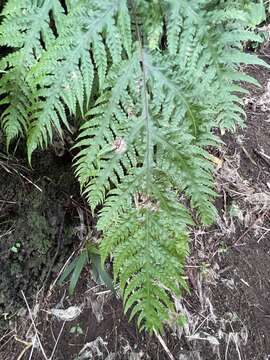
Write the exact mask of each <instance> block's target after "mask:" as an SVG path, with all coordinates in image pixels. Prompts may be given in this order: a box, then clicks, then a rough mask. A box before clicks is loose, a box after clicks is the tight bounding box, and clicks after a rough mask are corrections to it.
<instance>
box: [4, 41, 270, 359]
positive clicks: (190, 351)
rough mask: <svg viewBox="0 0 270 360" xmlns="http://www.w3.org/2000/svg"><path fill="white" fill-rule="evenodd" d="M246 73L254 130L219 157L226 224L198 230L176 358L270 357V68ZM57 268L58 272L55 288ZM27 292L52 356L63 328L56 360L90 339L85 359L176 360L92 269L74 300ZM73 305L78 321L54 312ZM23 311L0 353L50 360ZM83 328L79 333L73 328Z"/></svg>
mask: <svg viewBox="0 0 270 360" xmlns="http://www.w3.org/2000/svg"><path fill="white" fill-rule="evenodd" d="M261 54H262V55H263V56H264V57H265V59H266V60H267V61H268V58H269V55H268V54H270V47H269V44H266V45H265V46H264V48H263V49H261ZM269 62H270V61H269ZM245 71H247V72H249V73H250V74H253V75H254V76H255V77H256V78H257V79H258V80H259V81H260V83H261V84H262V88H260V89H258V88H255V87H253V86H251V87H250V90H251V94H250V95H249V96H247V97H246V99H245V102H246V110H247V121H246V125H247V126H246V128H245V129H242V130H238V131H237V134H236V136H231V135H229V134H226V135H225V136H224V142H225V144H226V145H224V147H223V148H222V149H221V150H220V151H219V152H218V153H217V154H215V155H216V156H217V157H218V158H219V159H220V160H222V165H220V168H219V169H217V173H216V178H217V188H218V190H219V194H220V196H219V198H218V200H217V206H218V208H219V219H218V223H217V225H216V226H214V227H212V228H210V229H199V230H198V229H197V230H196V231H194V233H193V235H192V237H193V241H192V245H191V246H192V253H191V257H190V259H189V262H188V264H187V276H188V278H189V283H190V287H191V289H192V291H191V295H188V294H187V295H186V296H185V297H184V299H182V300H177V301H176V303H177V306H178V308H179V310H180V312H182V313H184V314H185V315H186V317H187V318H188V323H187V324H186V325H185V326H184V328H183V329H181V328H176V327H175V328H173V329H168V330H167V331H166V333H165V334H164V335H163V336H162V339H163V340H164V342H165V344H166V345H167V347H168V349H169V350H170V352H171V353H172V355H173V356H174V358H175V359H176V360H218V359H220V360H223V359H224V360H238V359H239V360H241V359H242V360H267V359H270V245H269V242H270V230H269V229H270V218H269V216H270V212H269V210H270V200H269V199H270V141H269V139H270V94H269V104H268V103H267V100H268V96H267V84H268V83H269V84H270V72H269V70H266V69H262V68H258V67H248V68H246V69H245ZM269 91H270V87H269ZM57 166H58V165H57ZM45 174H46V168H45V169H44V176H45ZM5 176H12V174H9V175H8V174H6V175H5ZM69 176H71V175H69ZM41 177H42V174H40V175H39V178H37V177H36V178H35V176H34V175H33V179H34V180H35V184H37V185H39V184H40V183H42V181H41V180H40V178H41ZM22 183H23V184H24V186H26V185H25V184H26V183H27V184H28V185H27V186H28V188H27V191H28V192H29V191H30V192H31V189H30V190H29V186H30V188H31V186H32V185H31V184H30V185H29V183H28V182H26V181H23V182H22ZM0 187H1V184H0ZM56 191H58V190H57V188H56ZM68 191H73V193H72V192H71V193H70V194H74V198H75V199H76V196H77V189H76V186H75V188H72V190H71V189H70V188H69V190H68ZM0 193H1V190H0ZM1 196H2V197H5V196H7V193H1ZM58 201H59V202H61V203H62V204H63V203H64V202H66V201H67V196H66V194H65V196H64V195H63V197H58ZM76 204H77V203H76ZM77 206H78V207H79V208H80V209H81V212H82V213H83V214H84V218H85V219H86V220H87V219H88V221H89V223H90V226H91V224H92V222H93V219H91V217H90V216H89V214H88V213H87V212H86V211H85V208H84V205H83V204H79V205H78V204H77ZM70 207H71V210H70ZM64 208H65V209H62V211H63V212H65V214H67V215H65V216H69V217H72V216H73V215H74V211H75V213H76V209H75V210H74V208H72V206H71V205H70V204H68V205H65V206H64ZM75 208H76V206H75ZM67 209H68V210H67ZM86 220H85V221H86ZM60 226H61V224H58V227H59V228H60ZM56 244H57V241H56V243H54V245H52V246H53V247H52V254H53V252H54V251H56V250H55V249H56ZM69 246H70V247H69V251H68V252H67V253H65V252H63V253H61V254H60V255H59V257H61V255H62V261H63V258H64V259H65V260H66V259H67V258H68V253H71V251H72V250H73V249H76V247H77V248H78V242H77V243H76V244H75V245H74V246H72V245H69ZM53 249H54V250H53ZM2 266H8V264H7V263H6V264H4V265H3V264H2ZM58 271H59V269H58V268H56V269H53V271H52V273H51V276H50V283H51V284H52V283H53V281H54V279H55V277H56V276H57V274H58ZM28 280H29V284H30V278H28ZM29 286H30V285H29ZM40 287H41V284H40ZM24 289H25V293H26V296H27V298H28V299H29V304H30V306H31V307H32V308H34V306H35V304H39V308H37V307H35V309H36V313H35V314H34V315H33V316H35V324H36V326H37V329H38V331H39V336H40V340H41V343H42V346H43V347H44V351H45V352H46V354H47V357H48V359H49V358H50V354H51V353H52V352H53V349H54V346H55V344H56V342H57V337H58V335H59V334H60V336H59V342H58V344H57V347H56V351H55V352H54V357H53V359H52V360H57V359H59V360H75V359H76V356H78V354H79V352H80V350H81V349H82V348H83V347H84V346H85V344H89V348H88V357H87V356H86V357H85V359H104V360H105V359H107V360H109V359H153V360H159V359H160V360H162V359H164V360H165V359H168V358H169V357H168V353H167V352H166V351H165V350H164V347H163V346H162V344H161V342H160V341H159V339H157V338H156V337H155V336H149V335H147V334H145V333H141V334H139V333H138V331H137V330H136V326H135V325H134V323H131V324H130V323H129V322H128V319H127V318H126V316H124V314H123V311H122V305H121V301H120V300H119V299H116V298H115V296H114V295H112V294H111V293H110V292H108V291H106V288H105V287H103V286H100V285H97V284H96V283H95V282H94V281H93V280H92V276H91V269H90V268H87V269H86V270H85V272H84V274H83V276H82V278H81V280H80V283H79V285H78V289H77V291H76V294H75V296H74V297H70V296H68V293H67V285H63V286H62V287H61V286H59V285H57V284H56V285H55V286H54V287H53V288H52V289H51V291H48V289H46V291H45V293H44V297H43V300H42V301H41V300H40V296H41V295H40V292H39V293H38V292H36V293H31V289H30V290H29V289H28V287H27V285H24ZM27 289H28V290H29V291H27ZM35 298H36V301H35ZM16 301H17V302H18V303H20V305H21V307H23V308H25V303H24V301H23V299H22V296H21V294H17V297H16ZM71 305H73V306H74V305H78V306H82V312H81V314H80V316H79V317H77V318H76V319H75V320H73V321H71V322H66V323H65V324H64V323H63V321H61V320H58V319H57V318H55V317H53V316H52V315H51V313H50V309H53V308H56V307H57V306H58V307H60V308H61V307H62V308H68V307H69V306H71ZM20 314H21V316H18V314H17V317H12V315H9V316H10V317H9V318H8V319H9V320H7V323H6V331H3V333H2V337H1V334H0V359H1V360H27V359H32V360H41V359H44V356H43V355H42V353H41V352H40V350H38V349H33V348H32V347H29V348H27V343H29V342H30V341H31V339H33V335H34V331H33V326H31V320H30V319H29V316H28V313H27V311H26V310H24V311H20ZM2 315H3V314H2ZM63 324H64V327H63V328H62V326H63ZM76 326H77V333H76V331H75V333H72V331H74V327H76ZM78 329H79V330H78ZM80 330H82V331H80ZM10 331H11V332H10ZM80 332H82V333H80ZM93 342H94V343H93ZM95 344H96V345H97V346H96V348H95V347H94V345H95ZM31 349H33V353H32V355H31ZM24 350H25V352H24V353H23V351H24ZM20 356H21V357H20ZM77 359H78V357H77ZM81 359H83V357H81Z"/></svg>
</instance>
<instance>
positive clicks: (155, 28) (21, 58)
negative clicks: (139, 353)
mask: <svg viewBox="0 0 270 360" xmlns="http://www.w3.org/2000/svg"><path fill="white" fill-rule="evenodd" d="M264 17H265V12H264V8H263V3H262V2H260V1H259V2H257V1H246V0H242V1H239V0H237V1H236V0H229V1H225V0H224V1H215V0H161V1H154V0H153V1H148V0H132V1H127V0H103V1H100V0H91V1H89V0H66V1H58V0H25V1H17V0H9V1H7V4H6V5H5V7H4V10H3V12H2V24H1V26H0V39H1V45H2V46H7V47H9V48H11V49H12V51H11V52H10V53H9V55H7V56H6V57H3V58H2V59H1V64H0V65H1V70H2V77H1V105H4V106H5V109H4V111H3V113H2V117H1V119H2V128H3V131H4V133H5V135H6V139H7V144H8V145H9V144H10V142H11V141H12V140H14V139H15V138H17V137H18V136H25V137H26V139H27V149H28V155H29V160H31V155H32V153H33V151H34V150H35V149H37V148H38V147H42V148H43V147H45V146H47V145H48V144H49V143H50V142H51V141H52V139H53V136H54V133H55V132H57V133H58V134H59V135H60V136H62V132H63V128H67V129H68V128H69V118H70V114H72V115H76V114H78V113H80V114H81V115H80V118H82V120H80V121H81V127H80V134H79V136H78V139H77V142H76V144H75V148H76V149H77V156H76V157H75V173H76V176H77V177H78V179H79V182H80V185H81V189H82V193H83V194H84V195H85V196H86V198H87V200H88V202H89V205H90V207H91V209H92V210H93V211H95V209H96V208H97V207H98V208H99V209H100V208H101V210H100V211H99V220H98V223H97V228H98V230H100V231H101V232H102V234H103V235H102V239H101V243H100V251H101V255H102V258H103V261H105V259H106V258H107V257H108V256H109V255H110V254H112V255H113V259H114V278H115V282H119V283H120V288H121V291H122V295H123V301H124V306H125V311H126V312H129V314H130V318H133V317H134V316H136V318H137V322H138V326H139V328H140V329H146V330H148V331H150V332H152V331H156V332H160V331H162V329H163V326H164V324H165V323H166V321H167V320H168V319H169V317H170V315H171V314H172V313H173V312H174V306H173V301H172V294H177V295H180V294H181V293H182V292H183V290H184V289H186V288H187V285H186V281H185V277H184V272H185V258H186V256H187V255H188V248H189V246H188V242H189V238H188V232H189V229H190V227H191V226H193V224H194V221H195V222H196V223H197V220H199V221H200V222H201V223H202V224H205V225H207V224H210V223H211V222H213V221H214V219H215V215H216V210H215V207H214V206H213V204H212V201H213V199H214V197H215V191H214V181H213V164H212V161H211V156H210V154H209V153H208V151H207V149H209V147H210V146H211V147H213V146H218V144H219V142H220V140H219V139H218V137H217V136H215V135H213V133H212V129H213V128H221V129H230V130H232V129H234V128H235V127H236V126H237V125H239V124H240V125H242V123H243V114H244V112H243V109H242V100H241V97H238V96H237V95H236V94H239V93H241V92H242V93H244V92H246V90H245V89H243V88H242V87H241V86H240V85H239V82H240V81H241V82H250V83H254V84H256V81H255V80H254V79H253V78H251V77H250V76H248V75H245V74H244V73H243V72H241V71H240V70H239V66H238V65H239V64H258V65H265V64H264V62H263V61H262V60H260V59H259V58H257V57H256V56H254V55H251V54H246V53H244V52H243V50H242V47H243V42H246V41H249V40H250V41H255V42H260V41H261V37H260V35H258V34H256V33H255V32H254V26H255V25H256V24H254V18H256V19H257V21H256V22H259V21H262V20H264ZM100 205H102V207H100ZM194 210H195V211H194ZM196 219H197V220H196Z"/></svg>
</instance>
